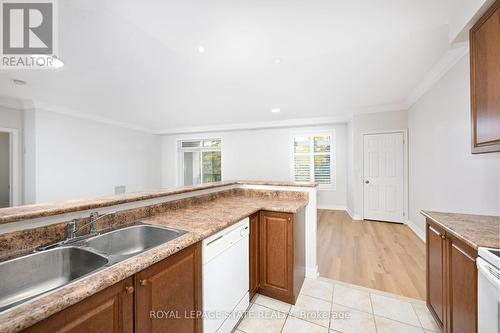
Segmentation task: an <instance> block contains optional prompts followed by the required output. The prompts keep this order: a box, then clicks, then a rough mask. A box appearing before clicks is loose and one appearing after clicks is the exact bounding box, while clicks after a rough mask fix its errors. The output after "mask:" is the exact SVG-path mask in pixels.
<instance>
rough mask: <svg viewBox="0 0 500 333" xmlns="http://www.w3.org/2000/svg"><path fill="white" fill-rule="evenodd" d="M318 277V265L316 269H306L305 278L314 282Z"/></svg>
mask: <svg viewBox="0 0 500 333" xmlns="http://www.w3.org/2000/svg"><path fill="white" fill-rule="evenodd" d="M318 276H319V272H318V265H316V268H309V267H306V278H309V279H315V280H316V279H317V278H318Z"/></svg>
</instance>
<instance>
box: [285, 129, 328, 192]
mask: <svg viewBox="0 0 500 333" xmlns="http://www.w3.org/2000/svg"><path fill="white" fill-rule="evenodd" d="M315 136H329V137H330V152H329V153H315V152H314V137H315ZM297 137H309V151H310V152H309V153H295V138H297ZM290 147H291V148H290V154H291V171H290V179H291V180H292V181H293V182H295V181H296V180H295V155H296V154H297V155H310V158H309V162H310V164H309V167H310V170H311V172H310V175H309V178H310V179H309V182H312V183H316V182H315V181H314V156H316V155H329V156H330V184H319V183H318V186H319V188H321V189H328V190H336V189H337V149H336V147H337V145H336V141H335V130H333V129H331V130H320V131H307V132H294V133H292V135H291V144H290Z"/></svg>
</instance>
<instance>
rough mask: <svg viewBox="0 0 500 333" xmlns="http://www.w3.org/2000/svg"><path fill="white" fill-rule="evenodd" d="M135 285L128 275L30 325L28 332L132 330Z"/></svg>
mask: <svg viewBox="0 0 500 333" xmlns="http://www.w3.org/2000/svg"><path fill="white" fill-rule="evenodd" d="M133 314H134V287H133V279H132V278H128V279H125V280H123V281H120V282H118V283H116V284H114V285H112V286H111V287H108V288H106V289H104V290H102V291H100V292H98V293H97V294H95V295H92V296H90V297H89V298H86V299H85V300H83V301H81V302H80V303H77V304H75V305H73V306H70V307H69V308H67V309H65V310H63V311H61V312H58V313H56V314H54V315H53V316H50V317H49V318H47V319H45V320H43V321H41V322H39V323H37V324H35V325H33V326H31V327H29V328H28V329H26V330H25V331H23V332H25V333H28V332H29V333H45V332H46V333H54V332H68V333H89V332H92V333H118V332H124V333H132V332H133V329H134V321H133Z"/></svg>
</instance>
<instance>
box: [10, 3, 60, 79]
mask: <svg viewBox="0 0 500 333" xmlns="http://www.w3.org/2000/svg"><path fill="white" fill-rule="evenodd" d="M56 13H57V11H56V1H55V0H38V1H36V0H17V1H12V0H0V18H1V20H2V23H1V25H0V29H1V32H0V38H1V42H0V44H1V45H0V46H1V50H0V56H1V62H0V68H2V69H46V68H54V67H58V66H55V63H56V59H57V16H56Z"/></svg>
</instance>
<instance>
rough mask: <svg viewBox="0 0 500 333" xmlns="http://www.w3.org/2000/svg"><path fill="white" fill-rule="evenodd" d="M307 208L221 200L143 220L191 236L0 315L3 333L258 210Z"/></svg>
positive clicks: (291, 202)
mask: <svg viewBox="0 0 500 333" xmlns="http://www.w3.org/2000/svg"><path fill="white" fill-rule="evenodd" d="M307 203H308V200H307V199H306V198H293V199H282V198H280V199H272V198H268V197H265V198H264V197H243V196H237V197H222V198H217V199H215V200H213V201H209V202H202V203H193V204H192V205H190V206H189V207H184V208H180V209H173V210H170V211H168V212H164V213H160V214H158V215H154V216H152V217H148V218H144V219H140V220H138V221H136V223H146V224H154V225H161V226H168V227H173V228H179V229H183V230H186V231H188V233H187V234H185V235H183V236H181V237H179V238H177V239H175V240H173V241H171V242H168V243H166V244H163V245H160V246H158V247H156V248H154V249H151V250H148V251H146V252H144V253H142V254H140V255H138V256H136V257H133V258H129V259H127V260H124V261H122V262H120V263H118V264H116V265H113V266H111V267H108V268H106V269H104V270H102V271H98V272H96V273H94V274H92V275H90V276H87V277H85V278H83V279H81V280H78V281H76V282H74V283H71V284H68V285H66V286H64V287H61V288H59V289H57V290H55V291H52V292H49V293H47V294H44V295H41V296H39V297H37V298H35V299H32V300H30V301H28V302H26V303H23V304H21V305H19V306H17V307H14V308H11V309H8V310H6V311H4V312H2V313H0V332H3V333H12V332H19V331H21V330H22V329H24V328H27V327H29V326H31V325H33V324H35V323H37V322H39V321H41V320H43V319H45V318H47V317H49V316H51V315H52V314H54V313H56V312H59V311H61V310H63V309H65V308H67V307H68V306H71V305H73V304H75V303H77V302H80V301H81V300H83V299H85V298H86V297H89V296H91V295H93V294H95V293H97V292H99V291H101V290H103V289H105V288H106V287H109V286H111V285H113V284H115V283H117V282H119V281H121V280H123V279H125V278H127V277H129V276H131V275H133V274H135V273H137V272H139V271H141V270H143V269H145V268H147V267H149V266H151V265H153V264H155V263H157V262H159V261H161V260H163V259H165V258H166V257H168V256H170V255H172V254H174V253H176V252H178V251H180V250H182V249H184V248H186V247H188V246H190V245H192V244H194V243H196V242H198V241H200V240H203V239H205V238H207V237H209V236H211V235H213V234H214V233H216V232H218V231H220V230H222V229H224V228H226V227H228V226H230V225H231V224H234V223H236V222H238V221H240V220H242V219H243V218H245V217H247V216H249V215H251V214H253V213H255V212H257V211H259V210H269V211H278V212H287V213H296V212H298V211H299V210H300V209H302V208H304V207H305V206H306V205H307Z"/></svg>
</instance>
